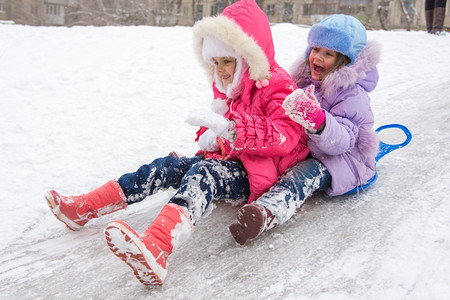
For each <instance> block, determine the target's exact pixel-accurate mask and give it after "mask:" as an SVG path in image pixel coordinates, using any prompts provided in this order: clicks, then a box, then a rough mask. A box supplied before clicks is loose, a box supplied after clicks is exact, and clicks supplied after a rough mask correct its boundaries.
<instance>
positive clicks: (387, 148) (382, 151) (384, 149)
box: [375, 124, 412, 161]
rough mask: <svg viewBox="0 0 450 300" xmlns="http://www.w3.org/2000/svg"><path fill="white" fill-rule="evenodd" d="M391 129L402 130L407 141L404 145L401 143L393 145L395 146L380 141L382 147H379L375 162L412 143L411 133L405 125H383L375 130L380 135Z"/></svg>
mask: <svg viewBox="0 0 450 300" xmlns="http://www.w3.org/2000/svg"><path fill="white" fill-rule="evenodd" d="M391 128H398V129H400V130H402V131H403V133H404V134H405V136H406V139H405V141H404V142H403V143H400V144H393V145H392V144H387V143H384V142H382V141H381V140H380V146H379V147H380V149H379V150H378V154H377V156H376V157H375V161H378V160H380V159H381V158H382V157H383V156H385V155H386V154H388V153H390V152H392V151H394V150H397V149H399V148H403V147H405V146H406V145H408V144H409V142H411V139H412V134H411V131H409V129H408V128H407V127H406V126H403V125H401V124H388V125H383V126H380V127H378V128H377V130H375V131H376V132H377V133H379V132H380V131H383V130H385V129H391Z"/></svg>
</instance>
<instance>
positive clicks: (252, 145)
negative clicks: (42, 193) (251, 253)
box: [46, 0, 309, 285]
mask: <svg viewBox="0 0 450 300" xmlns="http://www.w3.org/2000/svg"><path fill="white" fill-rule="evenodd" d="M194 45H195V50H196V52H197V54H198V57H199V58H200V60H201V61H203V65H204V67H205V69H206V70H207V72H208V74H209V75H210V76H211V79H212V86H213V91H214V98H215V100H214V101H213V106H212V107H213V109H214V111H215V112H210V111H208V112H204V111H197V112H194V113H192V114H191V115H190V116H189V118H188V122H189V123H191V124H193V125H196V126H197V125H201V126H203V127H202V128H201V129H200V130H199V132H198V136H197V140H198V142H199V145H200V147H201V148H202V150H203V151H201V152H200V153H199V155H197V156H195V157H177V156H170V155H169V156H167V157H163V158H158V159H156V160H154V161H153V162H151V163H150V164H147V165H143V166H141V167H140V168H139V169H138V170H137V171H136V172H134V173H129V174H125V175H122V176H121V177H120V178H119V179H118V180H117V181H114V180H113V181H110V182H108V183H106V184H105V185H103V186H101V187H99V188H97V189H96V190H94V191H91V192H90V193H88V194H84V195H81V196H71V197H70V196H69V197H68V196H62V195H60V194H58V193H57V192H56V191H50V192H49V193H47V195H46V200H47V202H48V204H49V206H50V208H51V210H52V212H53V214H54V215H55V216H56V217H57V218H58V219H59V220H60V221H62V222H63V223H64V224H66V226H67V227H68V228H69V229H71V230H79V229H81V228H82V227H83V226H84V225H85V224H86V223H87V222H88V221H89V220H90V219H92V218H96V217H99V216H102V215H105V214H108V213H111V212H114V211H116V210H119V209H123V208H126V207H127V205H129V204H132V203H135V202H138V201H141V200H143V199H145V198H146V197H147V196H149V195H152V194H154V193H155V192H157V191H158V190H164V189H167V188H170V187H172V188H174V189H176V190H177V192H176V193H175V195H173V197H172V198H171V199H170V200H169V203H168V204H166V205H164V207H163V208H162V210H161V212H160V213H159V215H158V216H157V217H156V219H155V220H154V221H153V223H152V224H151V225H150V226H149V227H148V229H147V230H145V232H144V233H142V234H138V233H137V232H136V231H134V230H133V229H132V228H131V226H129V225H128V224H126V223H125V222H123V221H113V222H111V223H109V224H108V226H107V227H106V229H105V237H106V241H107V243H108V245H109V247H110V249H111V251H112V252H113V253H114V254H115V255H116V256H118V257H119V258H121V259H122V260H123V261H124V262H125V263H127V264H128V265H129V266H130V267H131V269H132V270H133V272H134V275H135V276H136V277H137V279H138V280H139V281H140V282H141V283H143V284H145V285H162V284H163V281H164V279H165V277H166V273H167V270H166V267H167V259H168V256H169V255H170V254H171V253H172V251H173V249H174V248H176V247H177V246H178V245H179V244H180V243H181V242H183V241H185V240H186V239H187V238H188V237H189V236H190V234H191V233H192V231H193V229H194V225H195V224H196V222H197V221H198V220H199V219H200V218H201V217H202V215H203V214H204V213H205V211H206V209H207V208H208V207H209V204H210V203H211V201H212V200H227V201H234V202H239V203H240V202H245V201H248V202H252V201H253V200H255V199H257V198H258V197H259V196H260V195H261V194H263V193H264V192H266V191H267V190H268V189H269V188H270V186H272V185H273V184H274V183H275V182H276V181H277V179H278V177H279V176H280V175H281V174H283V173H284V172H285V171H286V170H287V169H288V168H289V167H291V166H293V165H295V164H296V163H297V162H299V161H301V160H303V159H304V158H305V157H306V156H307V155H308V153H309V150H308V148H307V147H306V134H305V132H304V129H303V128H302V127H301V126H300V125H299V124H297V123H296V122H294V121H292V120H291V119H290V118H289V117H288V116H286V114H285V112H284V110H283V108H282V103H283V100H284V99H285V98H286V96H288V95H289V94H290V93H291V92H292V91H293V90H295V89H296V88H297V87H296V85H295V83H294V82H293V80H292V79H291V77H290V76H289V75H288V74H287V73H286V72H285V71H284V70H283V69H282V68H280V67H279V66H278V64H277V63H276V62H275V60H274V45H273V41H272V35H271V31H270V26H269V22H268V20H267V17H266V16H265V14H264V13H263V12H262V11H261V10H260V9H259V7H258V6H257V4H256V2H255V1H254V0H242V1H239V2H237V3H234V4H233V5H231V6H229V7H227V8H226V9H225V10H224V11H223V13H222V14H221V15H219V16H217V17H211V18H205V19H203V20H202V21H199V22H197V23H196V25H195V26H194ZM220 148H222V150H220Z"/></svg>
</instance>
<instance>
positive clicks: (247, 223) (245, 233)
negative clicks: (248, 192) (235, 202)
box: [228, 205, 266, 245]
mask: <svg viewBox="0 0 450 300" xmlns="http://www.w3.org/2000/svg"><path fill="white" fill-rule="evenodd" d="M265 221H266V220H265V215H264V212H263V211H261V210H260V209H259V208H257V207H255V206H253V205H248V206H244V207H242V208H241V209H240V210H239V211H238V214H237V222H234V223H233V224H231V225H230V226H229V227H228V229H229V230H230V232H231V235H232V236H233V238H234V239H235V240H236V242H238V243H239V244H241V245H244V244H245V243H247V242H248V241H250V240H252V239H254V238H256V237H257V236H259V235H260V234H261V233H262V232H263V231H264V228H265Z"/></svg>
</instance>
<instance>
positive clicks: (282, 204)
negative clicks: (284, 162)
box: [255, 158, 331, 225]
mask: <svg viewBox="0 0 450 300" xmlns="http://www.w3.org/2000/svg"><path fill="white" fill-rule="evenodd" d="M330 186H331V175H330V173H329V172H328V170H327V168H326V167H325V166H324V165H323V164H322V163H321V162H320V161H318V160H317V159H314V158H311V159H307V160H304V161H301V162H299V163H297V164H296V165H295V166H293V167H292V168H291V169H289V170H288V171H287V172H286V173H285V174H284V175H283V176H282V177H281V178H280V179H279V180H278V182H277V183H276V184H275V185H274V186H273V187H272V188H270V189H269V191H267V192H266V193H264V194H263V195H262V196H261V197H260V198H259V199H258V200H256V201H255V202H256V203H258V204H261V205H263V206H264V207H266V208H267V209H268V210H270V212H271V213H272V214H273V215H274V216H275V221H274V222H273V223H276V224H277V225H281V224H283V223H285V222H286V221H287V220H289V219H290V218H291V217H292V216H293V215H294V213H295V211H296V210H297V208H299V207H300V206H301V205H302V204H303V203H304V202H305V200H306V199H307V198H308V197H309V196H311V195H312V194H313V192H315V191H317V190H325V189H327V188H329V187H330Z"/></svg>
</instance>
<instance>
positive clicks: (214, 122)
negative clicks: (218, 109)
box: [186, 109, 234, 140]
mask: <svg viewBox="0 0 450 300" xmlns="http://www.w3.org/2000/svg"><path fill="white" fill-rule="evenodd" d="M186 122H187V123H189V124H190V125H192V126H203V127H206V128H209V129H211V130H212V131H214V132H215V133H216V135H217V136H220V137H223V138H226V139H228V140H232V136H233V131H234V123H233V122H230V121H228V120H227V119H225V118H224V117H223V116H222V115H219V114H216V113H213V112H212V111H210V110H204V109H198V110H195V111H192V112H191V113H189V115H188V117H187V119H186Z"/></svg>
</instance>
